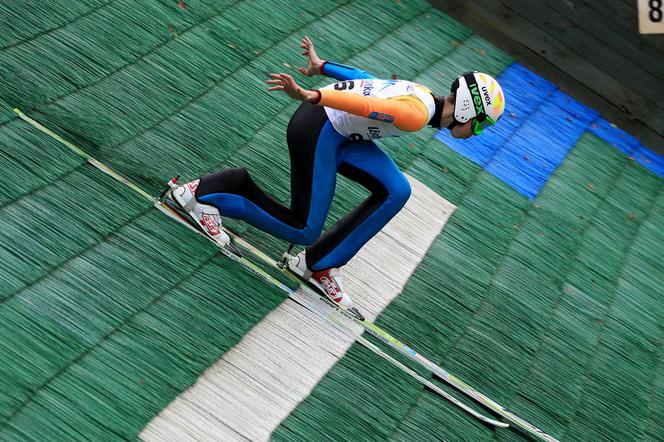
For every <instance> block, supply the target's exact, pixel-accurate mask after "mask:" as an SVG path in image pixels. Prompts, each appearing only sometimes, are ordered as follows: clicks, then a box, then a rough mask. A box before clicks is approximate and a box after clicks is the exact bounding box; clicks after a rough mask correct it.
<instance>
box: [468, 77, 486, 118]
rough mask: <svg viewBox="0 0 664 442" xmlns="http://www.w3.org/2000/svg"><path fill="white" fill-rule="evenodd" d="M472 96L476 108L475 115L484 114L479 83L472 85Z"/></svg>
mask: <svg viewBox="0 0 664 442" xmlns="http://www.w3.org/2000/svg"><path fill="white" fill-rule="evenodd" d="M468 89H470V95H472V96H473V105H474V106H475V115H481V114H483V113H484V106H483V105H482V97H481V96H480V91H479V90H478V89H477V83H475V84H472V85H470V87H469V88H468Z"/></svg>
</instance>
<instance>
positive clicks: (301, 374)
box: [140, 178, 456, 441]
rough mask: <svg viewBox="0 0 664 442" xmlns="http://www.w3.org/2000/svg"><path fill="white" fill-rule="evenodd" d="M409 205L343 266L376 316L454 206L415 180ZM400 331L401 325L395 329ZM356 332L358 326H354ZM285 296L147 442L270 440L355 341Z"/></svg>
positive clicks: (167, 413)
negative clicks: (280, 425)
mask: <svg viewBox="0 0 664 442" xmlns="http://www.w3.org/2000/svg"><path fill="white" fill-rule="evenodd" d="M409 181H410V183H411V186H412V188H413V193H412V196H411V198H410V200H409V201H408V203H407V204H406V207H405V208H404V209H403V210H402V211H401V212H400V213H399V215H397V216H396V217H395V218H394V219H393V220H392V221H391V222H390V223H389V224H388V225H387V226H386V227H385V228H384V229H383V231H382V232H381V233H379V234H378V235H377V236H376V237H375V238H373V239H372V240H371V241H370V242H369V243H368V244H367V245H366V246H365V247H364V248H363V249H362V250H361V251H360V253H359V254H358V255H357V256H356V257H355V258H353V260H352V261H351V262H349V263H348V265H346V266H344V268H343V275H344V279H345V283H346V286H347V290H348V291H349V293H350V294H351V296H352V298H353V302H354V304H355V305H357V306H358V307H359V308H360V310H361V311H362V313H364V315H365V316H366V317H367V319H369V320H373V319H375V318H376V317H377V316H378V315H379V314H380V312H381V311H383V309H384V308H385V307H387V306H388V305H389V304H390V302H392V300H394V298H396V297H397V296H398V295H399V294H400V293H401V291H402V290H403V287H404V286H405V285H406V282H407V281H408V279H409V278H410V275H411V274H412V273H413V272H414V271H415V269H416V268H417V266H418V265H419V263H420V262H421V260H422V258H423V257H424V255H425V253H426V251H427V250H428V249H429V247H430V246H431V243H432V242H433V241H434V239H435V238H436V237H437V236H438V234H439V233H440V231H441V230H442V228H443V226H444V225H445V223H446V222H447V220H448V219H449V217H450V215H451V214H452V212H453V211H454V209H455V208H456V207H455V206H454V205H452V204H451V203H450V202H448V201H446V200H445V199H443V198H442V197H440V196H439V195H437V194H436V193H435V192H433V191H432V190H431V189H429V188H427V187H426V186H424V185H423V184H421V183H420V182H418V181H417V180H415V179H413V178H409ZM394 332H395V335H396V336H397V337H398V330H395V331H394ZM356 333H357V336H359V335H360V334H361V328H359V327H358V328H357V330H356ZM353 341H354V339H353V337H349V336H345V335H343V334H341V333H340V332H338V331H337V330H336V329H334V328H333V327H332V326H330V325H328V324H327V322H325V321H322V320H321V319H320V318H319V317H318V316H316V315H314V314H313V313H310V312H308V311H307V310H305V309H303V308H301V307H300V306H298V305H297V304H295V303H293V302H291V301H288V300H285V301H284V302H283V303H282V304H281V305H280V306H279V307H278V308H276V309H275V310H274V311H272V312H271V313H270V314H269V315H267V316H266V317H265V318H264V319H263V320H262V321H261V322H260V323H259V324H257V325H256V326H255V327H254V328H253V329H251V331H250V332H249V333H247V334H246V335H245V336H244V337H243V339H242V340H241V341H240V342H239V343H238V344H237V345H236V346H235V347H233V348H232V349H230V350H229V351H228V352H226V353H225V354H224V355H223V357H222V358H221V359H219V360H218V361H217V362H216V363H215V364H213V365H212V366H211V367H210V368H209V369H208V370H206V371H205V373H204V374H203V375H202V376H201V377H200V378H199V379H198V381H197V382H196V384H195V385H193V386H192V387H191V388H189V389H188V390H187V391H185V392H184V393H183V394H181V395H180V396H179V397H178V398H177V399H175V400H174V401H173V402H172V403H171V404H169V406H168V407H167V408H165V409H164V410H163V411H162V412H161V413H160V414H159V416H157V417H156V418H154V419H153V420H152V422H150V424H148V426H147V427H146V428H145V429H144V430H143V432H142V433H141V434H140V437H141V438H142V439H143V440H146V441H163V440H169V441H191V440H203V441H219V440H224V441H234V440H238V441H245V440H252V441H255V440H260V441H263V440H268V439H269V437H270V434H271V433H272V432H273V431H274V430H275V429H276V428H277V426H278V425H279V424H280V423H281V421H282V420H283V419H284V418H286V417H287V416H288V415H289V414H290V413H291V412H292V411H293V409H295V407H296V406H297V405H298V404H299V403H300V402H301V401H302V400H304V399H305V398H306V397H307V396H308V395H309V394H310V393H311V391H312V390H313V389H314V387H315V386H316V384H317V383H318V382H319V381H320V380H321V379H322V378H323V376H325V374H326V373H327V372H328V371H329V370H330V369H331V368H332V367H333V366H334V364H335V363H336V362H337V361H338V360H339V359H341V358H342V357H343V356H344V354H345V353H346V351H347V350H348V348H350V346H351V345H352V343H353Z"/></svg>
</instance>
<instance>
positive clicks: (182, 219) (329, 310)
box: [154, 193, 509, 428]
mask: <svg viewBox="0 0 664 442" xmlns="http://www.w3.org/2000/svg"><path fill="white" fill-rule="evenodd" d="M164 195H165V193H162V197H160V198H158V199H157V200H156V201H155V202H154V206H155V207H156V208H157V209H159V210H160V211H161V212H163V213H164V214H166V215H167V216H168V217H169V218H171V219H173V220H175V221H177V222H179V223H181V224H183V225H186V227H188V228H189V229H190V230H192V231H194V232H196V233H198V234H199V235H202V236H204V237H205V238H207V239H208V240H209V241H211V242H212V243H213V244H215V245H216V246H217V247H218V248H219V250H220V251H221V252H222V254H224V255H225V256H227V257H228V258H230V259H232V260H233V261H235V262H237V263H238V264H240V265H241V266H242V267H243V268H244V269H245V270H248V271H249V272H251V273H253V274H254V275H256V276H258V277H259V278H260V279H262V280H263V281H265V282H267V283H269V284H272V285H274V286H276V287H277V288H279V289H280V290H282V291H283V292H285V293H286V295H287V296H288V298H289V299H291V300H292V301H293V302H295V303H296V304H298V305H300V306H302V307H303V308H305V309H306V310H308V311H310V312H312V313H314V314H316V315H317V316H319V317H321V318H322V319H324V320H326V321H327V322H328V323H330V324H331V325H332V326H333V327H335V328H336V329H337V330H339V331H341V332H343V333H346V334H351V335H352V334H354V331H353V330H352V329H351V328H350V327H349V326H348V325H346V324H344V323H343V322H342V321H341V320H340V318H338V317H337V316H336V315H335V313H336V314H339V313H341V314H342V315H343V316H344V317H345V318H347V319H350V320H352V321H353V322H354V323H357V324H360V325H362V324H363V323H367V324H370V322H368V321H366V319H365V318H364V317H363V316H361V314H359V313H358V312H357V311H352V309H348V310H344V309H342V308H340V307H338V306H337V305H335V304H333V303H332V301H330V300H328V299H327V297H326V296H325V295H323V294H321V293H319V292H318V291H317V290H315V289H314V288H312V287H311V286H309V285H307V284H302V287H303V289H304V291H306V292H307V294H308V295H310V296H311V297H313V299H315V300H316V301H318V302H319V304H320V305H316V304H314V302H312V300H311V299H308V298H305V297H303V296H302V295H300V294H299V293H298V292H297V291H296V290H294V289H292V288H290V287H289V286H287V285H286V284H284V283H283V282H281V281H279V280H278V279H276V278H274V277H273V276H272V275H270V274H269V273H267V272H265V271H264V270H263V269H261V268H260V267H258V266H256V265H255V264H254V263H253V262H251V261H250V260H248V259H247V258H246V257H244V256H243V255H240V254H238V253H236V252H234V251H232V250H231V249H229V248H228V247H227V246H224V245H221V244H219V243H218V242H217V241H215V240H214V239H213V238H211V237H210V236H208V235H207V234H205V233H204V232H203V231H202V230H200V229H199V228H197V226H195V225H194V224H193V222H191V221H190V220H189V218H188V217H186V216H184V214H183V212H182V211H181V210H179V209H177V208H176V207H172V205H171V204H169V203H168V202H166V201H167V200H166V199H165V198H164ZM226 232H227V233H228V234H229V236H231V238H232V240H233V241H235V242H237V243H238V244H240V245H241V246H242V247H243V248H246V249H248V250H249V251H251V252H252V254H254V255H256V254H260V255H261V256H262V257H263V258H264V259H266V260H267V261H269V262H270V264H271V265H272V264H274V267H275V268H277V269H279V270H281V271H282V272H283V274H285V275H288V277H289V278H292V279H293V281H296V282H298V283H303V282H305V281H302V280H301V279H300V278H298V277H297V276H296V275H294V274H293V273H291V272H290V271H288V270H286V269H285V268H282V267H280V266H279V265H278V264H276V261H274V260H272V259H270V258H269V257H268V256H267V255H265V254H264V253H263V252H260V251H258V249H256V248H255V247H253V246H252V245H250V244H249V243H247V242H246V241H244V240H242V239H241V238H240V237H239V236H237V235H236V234H235V233H234V232H232V231H229V230H226ZM333 312H334V313H333ZM363 328H364V329H365V330H366V331H369V330H368V329H367V328H366V327H364V326H363ZM354 339H355V340H356V341H357V342H358V343H359V344H360V345H362V346H364V347H366V348H368V349H369V350H370V351H372V352H373V353H375V354H377V355H378V356H380V357H381V358H383V359H385V360H387V361H388V362H390V363H392V364H393V365H395V366H396V367H398V368H399V369H401V370H402V371H403V372H405V373H406V374H408V375H409V376H411V377H412V378H414V379H415V380H417V381H418V382H420V383H421V384H423V385H424V386H426V387H427V388H429V389H430V390H431V391H433V392H434V393H436V394H438V395H439V396H441V397H443V398H444V399H446V400H448V401H449V402H451V403H452V404H454V405H456V406H457V407H459V408H461V409H462V410H463V411H465V412H466V413H468V414H470V415H471V416H473V417H475V418H476V419H478V420H480V421H481V422H483V423H485V424H487V425H491V426H494V427H499V428H507V427H509V424H508V423H505V422H501V421H498V420H495V419H492V418H490V417H487V416H485V415H483V414H481V413H479V412H477V411H475V410H473V409H472V408H470V407H469V406H467V405H466V404H464V403H462V402H461V401H459V400H458V399H456V398H455V397H454V396H452V395H450V394H449V393H447V392H445V391H444V390H443V389H442V388H440V387H438V386H437V385H436V384H434V383H433V382H431V381H430V380H428V379H425V378H424V377H422V376H420V375H419V374H417V373H416V372H415V371H414V370H412V369H410V368H409V367H407V366H406V365H404V364H402V363H401V362H399V361H397V360H396V359H394V358H393V357H391V356H390V355H388V354H387V353H385V352H384V351H383V350H381V349H380V348H378V347H377V346H375V345H374V344H372V343H371V342H369V341H368V340H366V339H365V338H363V337H362V336H357V337H355V338H354ZM381 340H382V339H381Z"/></svg>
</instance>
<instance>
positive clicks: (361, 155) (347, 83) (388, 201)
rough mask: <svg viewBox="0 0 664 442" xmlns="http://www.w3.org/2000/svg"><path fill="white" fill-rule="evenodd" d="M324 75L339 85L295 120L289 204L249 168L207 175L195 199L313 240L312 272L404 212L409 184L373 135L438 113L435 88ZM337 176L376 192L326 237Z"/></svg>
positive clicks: (334, 67)
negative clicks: (264, 186) (271, 192)
mask: <svg viewBox="0 0 664 442" xmlns="http://www.w3.org/2000/svg"><path fill="white" fill-rule="evenodd" d="M321 73H323V74H325V75H327V76H329V77H332V78H335V79H337V80H339V81H340V82H339V83H336V84H331V85H329V86H327V87H324V88H322V89H321V90H320V100H319V102H318V103H316V104H312V103H307V102H304V103H302V105H300V107H299V108H298V109H297V111H296V112H295V113H294V114H293V116H292V117H291V120H290V122H289V124H288V129H287V133H286V138H287V142H288V150H289V154H290V165H291V204H290V207H287V206H285V205H283V204H281V203H280V202H278V201H277V200H276V199H274V198H273V197H272V196H270V195H268V194H267V193H265V192H264V191H263V190H262V189H260V188H259V187H258V185H257V184H256V183H255V182H254V181H253V180H252V179H251V177H250V176H249V173H248V171H247V170H246V169H245V168H235V169H227V170H224V171H221V172H218V173H213V174H210V175H206V176H204V177H201V179H200V183H199V185H198V188H197V190H196V199H197V200H198V201H199V202H201V203H204V204H211V205H214V206H215V207H217V208H218V209H219V212H220V213H221V215H222V216H227V217H230V218H237V219H241V220H244V221H246V222H248V223H249V224H251V225H253V226H255V227H257V228H259V229H261V230H263V231H265V232H268V233H270V234H272V235H274V236H276V237H278V238H281V239H284V240H286V241H288V242H291V243H295V244H302V245H307V246H308V247H307V250H306V260H307V263H306V264H307V267H308V268H309V269H310V270H312V271H315V270H321V269H327V268H331V267H340V266H342V265H344V264H346V262H348V261H349V260H350V259H351V258H352V257H353V256H354V255H355V254H356V253H357V252H358V251H359V250H360V248H361V247H362V246H363V245H364V244H366V243H367V241H369V240H370V239H371V238H372V237H373V236H374V235H376V234H377V233H378V232H379V231H380V230H381V229H382V228H383V226H385V224H387V222H388V221H389V220H390V219H392V218H393V217H394V216H395V215H396V214H397V213H398V212H399V211H400V210H401V208H402V207H403V206H404V204H405V203H406V201H407V200H408V198H409V197H410V185H409V183H408V181H407V180H406V177H405V176H404V175H403V173H402V172H401V171H400V170H399V169H398V168H397V166H396V164H395V163H394V161H392V159H391V158H390V157H389V156H387V154H385V153H384V152H383V151H382V150H381V149H380V148H379V147H378V146H377V145H376V144H375V143H374V142H373V141H372V140H373V139H376V138H384V137H395V136H400V135H402V134H403V133H405V132H410V131H416V130H419V129H421V128H422V127H424V126H425V125H426V124H427V123H429V121H430V120H431V119H432V117H433V115H434V112H435V110H436V107H435V103H434V98H433V96H432V95H431V92H430V91H429V90H428V89H426V88H425V87H424V86H421V85H418V84H415V83H411V82H408V81H401V80H379V79H375V78H374V77H373V76H371V75H370V74H368V73H367V72H365V71H362V70H359V69H355V68H352V67H349V66H344V65H341V64H336V63H331V62H325V63H324V64H323V65H322V66H321ZM337 173H339V174H341V175H342V176H344V177H346V178H348V179H350V180H352V181H355V182H357V183H359V184H361V185H362V186H364V187H365V188H367V189H368V190H369V191H370V192H371V195H370V196H369V197H367V198H366V199H365V200H364V201H363V202H362V203H361V204H360V205H359V206H358V207H356V208H354V209H353V210H352V211H351V212H349V213H348V214H346V215H345V216H344V217H342V218H341V219H340V220H338V221H337V222H336V224H334V226H332V227H331V228H330V229H329V230H328V231H326V232H325V233H324V234H323V235H322V236H321V232H322V230H323V225H324V222H325V219H326V217H327V214H328V211H329V210H330V205H331V203H332V198H333V196H334V189H335V186H336V174H337Z"/></svg>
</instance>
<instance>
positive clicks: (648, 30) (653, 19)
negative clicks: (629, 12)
mask: <svg viewBox="0 0 664 442" xmlns="http://www.w3.org/2000/svg"><path fill="white" fill-rule="evenodd" d="M639 33H641V34H664V0H639Z"/></svg>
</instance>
